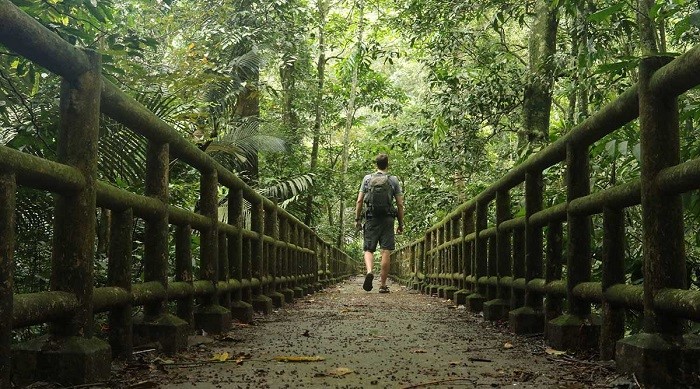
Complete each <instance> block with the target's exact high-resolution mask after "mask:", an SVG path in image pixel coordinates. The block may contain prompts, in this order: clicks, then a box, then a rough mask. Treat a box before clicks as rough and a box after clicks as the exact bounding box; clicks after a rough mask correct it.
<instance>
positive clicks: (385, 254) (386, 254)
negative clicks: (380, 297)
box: [380, 249, 391, 286]
mask: <svg viewBox="0 0 700 389" xmlns="http://www.w3.org/2000/svg"><path fill="white" fill-rule="evenodd" d="M390 261H391V250H384V249H382V271H381V273H380V280H381V282H382V285H381V286H386V279H387V277H388V276H389V264H390Z"/></svg>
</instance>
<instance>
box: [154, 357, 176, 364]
mask: <svg viewBox="0 0 700 389" xmlns="http://www.w3.org/2000/svg"><path fill="white" fill-rule="evenodd" d="M151 363H155V364H161V365H170V364H172V363H175V361H173V360H172V359H163V358H154V359H153V360H152V361H151Z"/></svg>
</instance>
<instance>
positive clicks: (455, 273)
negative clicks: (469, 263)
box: [445, 218, 461, 301]
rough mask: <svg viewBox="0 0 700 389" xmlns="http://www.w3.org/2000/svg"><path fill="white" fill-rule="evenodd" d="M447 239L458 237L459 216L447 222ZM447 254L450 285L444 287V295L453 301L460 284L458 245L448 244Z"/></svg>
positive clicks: (451, 239)
mask: <svg viewBox="0 0 700 389" xmlns="http://www.w3.org/2000/svg"><path fill="white" fill-rule="evenodd" d="M447 227H448V232H447V241H449V242H451V241H453V240H454V239H457V238H459V218H453V219H452V220H450V221H449V222H448V223H447ZM447 250H448V256H449V258H450V260H449V265H448V268H447V270H448V272H449V274H448V276H449V279H450V285H449V286H448V287H447V288H445V297H446V298H447V299H450V300H452V301H454V295H455V293H456V292H457V291H458V290H459V286H460V284H461V282H460V279H461V273H460V266H459V265H460V260H459V245H457V244H455V245H452V246H450V247H449V248H448V249H447Z"/></svg>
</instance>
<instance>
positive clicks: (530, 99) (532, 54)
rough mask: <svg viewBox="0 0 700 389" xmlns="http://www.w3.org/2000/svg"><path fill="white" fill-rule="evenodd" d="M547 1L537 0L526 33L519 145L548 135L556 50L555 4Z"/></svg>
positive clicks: (523, 145) (556, 13) (556, 24)
mask: <svg viewBox="0 0 700 389" xmlns="http://www.w3.org/2000/svg"><path fill="white" fill-rule="evenodd" d="M550 4H551V1H549V0H538V1H537V9H536V16H535V24H534V26H533V28H532V32H531V33H530V43H529V67H530V72H529V73H530V74H529V80H528V84H527V86H526V87H525V96H524V99H523V130H522V132H521V133H520V136H519V143H520V144H519V145H518V146H519V149H522V148H523V147H526V146H527V145H528V144H529V143H533V142H546V141H547V139H548V137H549V117H550V111H551V107H552V84H553V82H554V77H553V73H554V63H553V57H554V54H555V52H556V37H557V28H558V26H559V18H558V7H551V5H550Z"/></svg>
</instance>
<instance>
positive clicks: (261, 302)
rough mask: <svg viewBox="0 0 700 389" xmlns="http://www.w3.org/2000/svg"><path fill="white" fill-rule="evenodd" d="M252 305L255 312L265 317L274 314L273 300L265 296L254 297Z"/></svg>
mask: <svg viewBox="0 0 700 389" xmlns="http://www.w3.org/2000/svg"><path fill="white" fill-rule="evenodd" d="M252 303H253V310H254V311H255V312H262V313H263V314H265V315H269V314H270V313H272V299H271V298H269V297H267V296H265V295H262V294H259V295H257V296H253V299H252Z"/></svg>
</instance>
